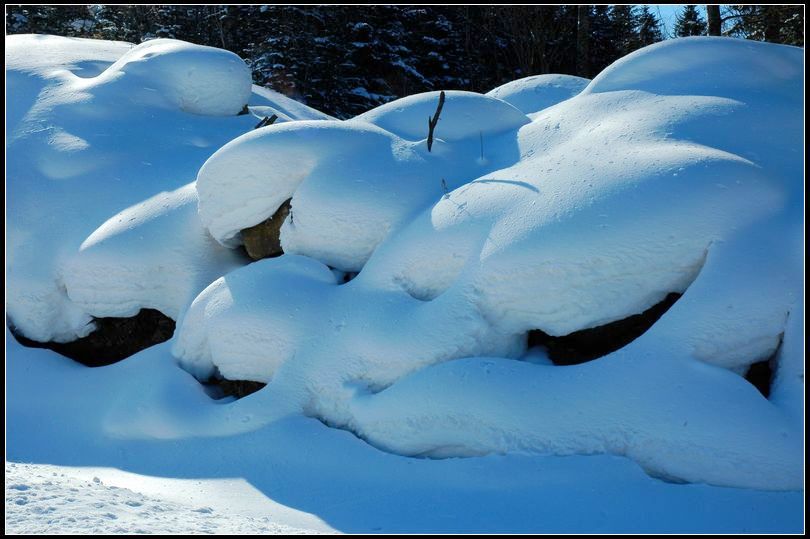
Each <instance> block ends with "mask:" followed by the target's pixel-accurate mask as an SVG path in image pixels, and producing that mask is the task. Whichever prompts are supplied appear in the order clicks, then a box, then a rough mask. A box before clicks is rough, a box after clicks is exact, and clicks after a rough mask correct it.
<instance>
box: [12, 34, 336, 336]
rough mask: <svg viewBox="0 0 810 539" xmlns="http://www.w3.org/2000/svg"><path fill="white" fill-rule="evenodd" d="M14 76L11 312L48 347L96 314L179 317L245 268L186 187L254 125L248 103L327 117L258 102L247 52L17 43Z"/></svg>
mask: <svg viewBox="0 0 810 539" xmlns="http://www.w3.org/2000/svg"><path fill="white" fill-rule="evenodd" d="M6 79H7V92H8V99H7V110H6V112H7V122H6V154H7V155H8V160H7V170H6V188H7V193H6V194H7V200H8V216H7V223H6V224H7V230H8V236H7V241H8V245H7V254H8V260H9V262H8V265H7V280H8V282H7V284H8V287H7V289H8V295H7V300H6V309H7V314H8V321H9V323H10V324H11V325H12V326H13V327H15V328H16V330H17V331H18V332H20V333H22V334H23V335H25V336H26V337H28V338H31V339H34V340H38V341H49V340H57V341H71V340H74V339H75V338H77V337H81V336H84V335H86V334H87V333H89V332H90V331H92V329H93V323H92V317H99V316H130V315H132V314H134V313H135V312H137V311H138V309H139V308H143V307H150V306H151V307H159V308H160V309H162V310H164V311H165V312H166V313H167V314H171V316H178V315H179V312H180V311H181V310H182V309H183V308H185V307H186V306H187V305H188V304H189V303H190V301H191V300H192V299H193V297H194V296H195V295H196V294H197V293H198V292H199V291H200V290H201V289H202V288H204V287H205V286H206V285H207V284H209V283H210V281H211V280H212V279H214V278H216V277H217V276H219V275H222V274H223V273H225V272H227V271H229V270H230V269H233V268H234V267H236V264H237V263H241V262H240V260H241V257H240V256H239V255H237V254H236V253H233V252H230V251H229V250H227V249H224V248H222V247H221V246H219V245H218V244H216V243H215V242H214V241H212V240H210V239H209V238H207V233H206V231H205V229H204V228H202V227H201V226H200V224H199V220H198V218H197V217H196V203H197V202H196V196H195V192H194V189H193V187H183V186H187V185H188V184H189V183H190V182H193V181H194V178H195V176H196V174H197V171H198V170H199V167H200V166H201V165H202V163H203V162H204V161H205V160H206V159H207V158H208V157H209V156H210V155H211V153H212V152H213V151H214V150H215V149H216V148H219V147H220V146H222V145H223V144H224V143H225V142H227V141H228V140H231V139H233V138H234V137H236V136H238V135H240V134H241V133H244V132H246V131H250V130H251V129H252V128H253V127H254V125H255V124H256V122H257V121H258V118H257V116H254V115H252V114H246V115H237V114H238V113H239V112H240V111H241V110H242V108H243V106H244V105H245V104H247V103H250V105H256V106H257V107H258V108H259V110H257V111H256V113H257V115H260V114H261V113H262V112H264V111H266V110H269V109H272V110H280V111H281V110H283V111H285V112H286V118H292V119H300V118H306V119H313V118H318V117H324V115H322V114H320V113H318V112H317V111H314V110H312V109H309V108H308V107H306V106H304V105H301V104H297V105H293V104H291V103H290V100H289V99H287V98H285V97H283V96H280V95H278V94H275V93H274V92H270V91H264V90H258V91H256V92H254V93H251V81H250V71H249V69H248V68H247V66H245V64H244V63H243V62H242V61H241V60H240V59H239V58H238V57H237V56H236V55H234V54H232V53H230V52H227V51H223V50H219V49H214V48H210V47H202V46H198V45H192V44H190V43H184V42H182V41H176V40H163V39H161V40H153V41H149V42H146V43H143V44H141V45H138V46H134V45H132V44H129V43H121V42H110V41H99V40H89V39H71V38H63V37H56V36H39V35H16V36H8V37H6ZM274 98H275V99H276V101H274V100H273V99H274ZM279 121H283V119H282V120H279ZM110 220H112V221H115V222H116V224H114V223H113V222H110ZM99 226H101V229H99V230H98V231H96V232H94V230H95V229H96V228H97V227H99ZM91 235H92V238H88V236H91ZM85 240H87V241H85ZM136 245H137V247H136Z"/></svg>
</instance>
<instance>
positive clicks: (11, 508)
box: [5, 463, 317, 535]
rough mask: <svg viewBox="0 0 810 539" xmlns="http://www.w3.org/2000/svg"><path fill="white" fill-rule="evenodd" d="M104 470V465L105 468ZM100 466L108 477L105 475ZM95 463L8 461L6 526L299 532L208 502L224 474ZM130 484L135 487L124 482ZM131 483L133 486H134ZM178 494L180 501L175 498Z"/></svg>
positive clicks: (16, 529) (219, 490) (221, 489)
mask: <svg viewBox="0 0 810 539" xmlns="http://www.w3.org/2000/svg"><path fill="white" fill-rule="evenodd" d="M105 472H106V473H105ZM97 474H101V475H105V476H109V477H111V480H112V481H113V482H114V484H109V483H105V482H104V481H102V480H101V479H100V478H99V477H98V475H97ZM151 483H152V484H151V485H150V481H148V480H145V479H144V478H142V477H141V476H137V475H133V474H124V473H115V472H113V471H107V470H96V469H94V468H70V467H65V466H53V465H47V464H18V463H6V526H5V531H6V533H12V534H22V533H25V534H98V533H101V534H155V535H159V534H188V533H191V534H199V533H217V534H284V535H287V534H301V533H307V534H310V533H317V532H316V531H315V530H300V529H296V528H291V527H289V526H284V525H279V524H275V523H273V522H272V520H271V519H270V518H269V517H267V516H260V515H256V514H251V512H250V511H245V510H244V509H242V508H235V507H227V509H225V510H222V509H220V508H214V507H211V506H210V505H199V506H195V505H193V504H192V503H193V500H195V498H196V499H199V500H200V501H201V503H204V504H208V503H216V500H218V499H219V498H220V497H221V496H222V495H223V494H224V493H225V492H227V493H228V494H231V495H232V494H233V492H230V491H233V490H235V489H233V488H231V487H230V485H229V484H228V482H227V480H220V481H207V482H205V483H203V481H180V480H174V481H166V482H165V483H164V484H162V485H161V484H160V483H158V485H160V487H163V488H160V487H157V490H158V493H157V494H147V493H145V492H144V491H146V492H149V491H154V490H155V489H156V487H155V486H154V482H151ZM120 485H129V486H131V487H132V489H130V488H126V487H125V486H120ZM133 489H135V490H133ZM177 499H179V501H176V500H177Z"/></svg>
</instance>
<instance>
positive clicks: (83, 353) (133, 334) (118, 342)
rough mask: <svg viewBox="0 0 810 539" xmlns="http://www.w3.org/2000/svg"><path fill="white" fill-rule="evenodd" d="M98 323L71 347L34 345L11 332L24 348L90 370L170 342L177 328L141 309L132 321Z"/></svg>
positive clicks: (161, 316)
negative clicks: (51, 354) (44, 350)
mask: <svg viewBox="0 0 810 539" xmlns="http://www.w3.org/2000/svg"><path fill="white" fill-rule="evenodd" d="M95 323H96V329H95V331H93V332H92V333H91V334H89V335H87V336H86V337H82V338H81V339H77V340H75V341H72V342H67V343H60V342H38V341H33V340H31V339H28V338H26V337H24V336H22V335H20V334H18V333H17V332H16V331H14V329H13V328H11V329H12V335H14V337H15V338H16V339H17V341H18V342H19V343H20V344H22V345H24V346H30V347H33V348H48V349H50V350H53V351H54V352H58V353H60V354H62V355H63V356H67V357H69V358H70V359H73V360H76V361H78V362H79V363H81V364H83V365H87V366H88V367H101V366H104V365H110V364H112V363H116V362H117V361H121V360H122V359H124V358H127V357H129V356H131V355H133V354H135V353H137V352H140V351H141V350H143V349H144V348H148V347H150V346H152V345H154V344H158V343H162V342H164V341H167V340H169V339H170V338H171V337H172V335H173V334H174V327H175V322H174V320H172V319H171V318H169V317H168V316H166V315H165V314H163V313H161V312H160V311H156V310H155V309H141V310H140V311H139V312H138V314H136V315H135V316H131V317H128V318H96V319H95Z"/></svg>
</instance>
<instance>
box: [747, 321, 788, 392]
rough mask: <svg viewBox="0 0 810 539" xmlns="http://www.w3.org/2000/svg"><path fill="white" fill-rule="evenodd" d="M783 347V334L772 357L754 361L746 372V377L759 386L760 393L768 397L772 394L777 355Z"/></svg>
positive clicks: (756, 386) (755, 385) (752, 383)
mask: <svg viewBox="0 0 810 539" xmlns="http://www.w3.org/2000/svg"><path fill="white" fill-rule="evenodd" d="M781 348H782V336H780V337H779V345H778V346H777V347H776V350H774V352H773V354H771V356H770V357H767V358H765V359H763V360H762V361H757V362H756V363H752V364H751V366H750V367H748V371H747V372H746V373H745V379H746V380H748V382H749V383H750V384H751V385H752V386H754V387H755V388H757V389H758V390H759V392H760V393H762V395H763V396H764V397H765V398H766V399H767V398H768V397H770V395H771V383H772V382H773V375H774V372H775V371H776V357H777V355H778V354H779V350H780V349H781Z"/></svg>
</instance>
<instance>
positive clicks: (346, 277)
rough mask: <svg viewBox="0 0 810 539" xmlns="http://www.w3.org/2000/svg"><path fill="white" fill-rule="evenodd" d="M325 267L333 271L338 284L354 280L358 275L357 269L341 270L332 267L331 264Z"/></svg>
mask: <svg viewBox="0 0 810 539" xmlns="http://www.w3.org/2000/svg"><path fill="white" fill-rule="evenodd" d="M327 267H328V268H329V269H330V270H331V271H332V273H334V275H335V278H336V279H337V284H338V285H342V284H346V283H348V282H351V281H352V280H354V278H355V277H357V276H358V275H360V272H359V271H343V270H339V269H337V268H333V267H332V266H327Z"/></svg>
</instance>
